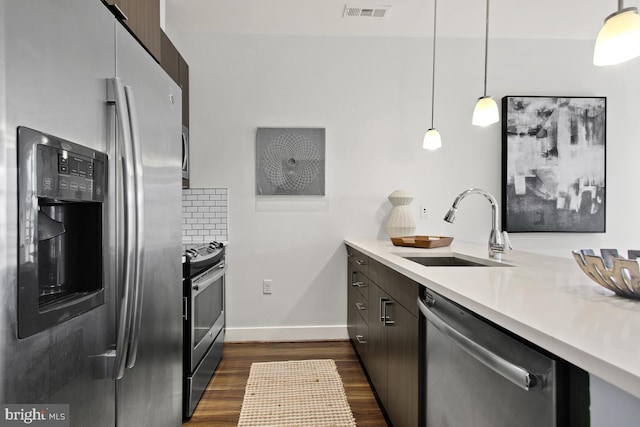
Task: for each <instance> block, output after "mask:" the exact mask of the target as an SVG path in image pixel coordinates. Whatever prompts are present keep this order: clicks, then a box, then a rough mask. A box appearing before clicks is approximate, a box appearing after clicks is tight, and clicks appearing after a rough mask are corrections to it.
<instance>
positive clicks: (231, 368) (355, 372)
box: [183, 341, 387, 427]
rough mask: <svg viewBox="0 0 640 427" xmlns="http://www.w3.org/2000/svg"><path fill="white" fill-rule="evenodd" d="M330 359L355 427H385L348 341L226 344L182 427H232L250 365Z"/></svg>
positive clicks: (238, 413)
mask: <svg viewBox="0 0 640 427" xmlns="http://www.w3.org/2000/svg"><path fill="white" fill-rule="evenodd" d="M304 359H333V360H335V362H336V365H337V367H338V373H339V374H340V377H342V382H343V384H344V389H345V392H346V395H347V400H348V401H349V405H350V406H351V411H352V412H353V416H354V417H355V419H356V423H357V425H358V426H359V427H386V426H387V423H386V421H385V419H384V417H383V415H382V413H381V411H380V408H379V406H378V403H377V402H376V400H375V397H374V396H373V393H372V391H371V388H370V386H369V383H368V382H367V379H366V377H365V375H364V373H363V372H362V368H361V366H360V362H359V361H358V357H357V356H356V354H355V352H354V350H353V347H352V346H351V343H350V342H349V341H322V342H320V341H313V342H293V343H273V342H266V343H226V344H225V347H224V354H223V358H222V361H221V362H220V365H219V366H218V369H217V371H216V373H215V374H214V376H213V378H212V379H211V382H210V383H209V385H208V387H207V390H206V391H205V393H204V395H203V396H202V400H201V401H200V403H199V404H198V407H197V408H196V410H195V412H194V414H193V417H192V418H191V420H190V421H189V422H186V423H184V424H183V427H184V426H187V427H198V426H215V427H218V426H235V425H237V423H238V417H239V416H240V408H241V406H242V399H243V397H244V388H245V385H246V382H247V379H248V378H249V369H250V368H251V364H252V363H254V362H275V361H284V360H304Z"/></svg>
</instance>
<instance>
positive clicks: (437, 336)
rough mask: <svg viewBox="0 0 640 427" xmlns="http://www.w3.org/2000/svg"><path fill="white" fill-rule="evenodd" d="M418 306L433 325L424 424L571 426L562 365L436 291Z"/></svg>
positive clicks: (426, 357)
mask: <svg viewBox="0 0 640 427" xmlns="http://www.w3.org/2000/svg"><path fill="white" fill-rule="evenodd" d="M418 307H419V309H420V312H421V313H422V316H421V317H422V318H423V325H426V327H424V326H423V328H422V334H426V339H425V337H422V342H423V346H424V347H423V349H422V350H423V352H422V354H423V366H422V368H423V369H422V375H421V376H422V378H421V380H422V382H423V383H422V384H421V394H422V398H421V400H422V405H423V407H422V409H421V411H422V414H421V415H422V417H421V425H426V426H427V427H467V426H469V427H471V426H473V427H499V426H504V427H515V426H518V427H529V426H531V427H546V426H550V427H551V426H562V425H566V424H564V421H563V420H565V418H564V415H563V414H562V413H559V412H563V409H562V407H561V406H563V405H559V404H558V403H559V402H560V401H561V400H562V397H561V395H562V390H563V389H564V387H563V386H562V385H561V383H562V382H563V381H562V380H560V379H561V378H563V377H564V375H563V374H562V372H560V371H561V370H562V369H563V368H562V366H561V364H560V363H557V361H556V360H554V359H552V358H551V357H549V356H547V355H545V354H543V353H541V352H540V351H537V350H535V349H533V348H532V347H530V346H528V345H526V344H525V343H523V342H522V341H521V340H519V339H516V338H515V337H513V336H510V335H509V334H508V333H507V332H506V331H503V330H500V329H498V328H497V327H496V326H494V325H492V324H490V323H489V322H488V321H487V320H485V319H482V318H480V317H479V316H477V315H475V314H474V313H472V312H470V311H468V310H466V309H465V308H463V307H461V306H459V305H457V304H455V303H453V302H451V301H450V300H448V299H446V298H444V297H443V296H441V295H439V294H437V293H435V292H433V291H431V290H429V289H426V292H423V294H422V297H421V298H419V299H418ZM425 320H426V321H425Z"/></svg>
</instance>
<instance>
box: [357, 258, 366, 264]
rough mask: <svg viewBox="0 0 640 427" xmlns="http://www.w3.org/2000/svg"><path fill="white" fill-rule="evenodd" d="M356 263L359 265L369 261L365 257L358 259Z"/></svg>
mask: <svg viewBox="0 0 640 427" xmlns="http://www.w3.org/2000/svg"><path fill="white" fill-rule="evenodd" d="M356 264H358V265H367V263H366V262H365V261H364V260H363V259H357V260H356Z"/></svg>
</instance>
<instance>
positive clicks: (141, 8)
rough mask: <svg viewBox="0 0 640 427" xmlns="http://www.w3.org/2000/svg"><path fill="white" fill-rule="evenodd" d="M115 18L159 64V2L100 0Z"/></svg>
mask: <svg viewBox="0 0 640 427" xmlns="http://www.w3.org/2000/svg"><path fill="white" fill-rule="evenodd" d="M102 1H103V2H105V3H106V4H107V5H108V6H109V9H111V11H112V12H113V13H114V15H115V16H116V18H118V19H119V20H120V22H122V23H123V24H124V26H125V27H127V29H128V30H129V31H130V32H131V33H132V34H133V35H134V36H135V37H136V38H137V39H138V41H140V43H141V44H142V45H143V46H144V47H145V49H147V50H148V51H149V53H151V55H152V56H153V57H154V58H155V59H156V61H158V62H160V59H161V47H160V45H161V41H160V31H161V30H160V0H102Z"/></svg>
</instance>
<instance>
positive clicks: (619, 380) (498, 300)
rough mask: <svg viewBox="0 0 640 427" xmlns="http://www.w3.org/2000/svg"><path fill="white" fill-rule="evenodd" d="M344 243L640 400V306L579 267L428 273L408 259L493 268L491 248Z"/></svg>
mask: <svg viewBox="0 0 640 427" xmlns="http://www.w3.org/2000/svg"><path fill="white" fill-rule="evenodd" d="M345 243H347V244H348V245H349V246H352V247H353V248H355V249H357V250H359V251H360V252H362V253H364V254H365V255H368V256H369V257H371V258H373V259H375V260H376V261H378V262H381V263H383V264H385V265H387V266H388V267H390V268H392V269H394V270H396V271H398V272H400V273H402V274H404V275H405V276H407V277H409V278H411V279H413V280H415V281H416V282H418V283H421V284H422V285H424V286H427V287H428V288H430V289H432V290H434V291H435V292H437V293H440V294H441V295H443V296H445V297H447V298H449V299H451V300H453V301H455V302H457V303H458V304H460V305H462V306H464V307H467V308H468V309H470V310H471V311H473V312H475V313H477V314H479V315H481V316H483V317H485V318H487V319H489V320H491V321H492V322H494V323H496V324H498V325H500V326H502V327H504V328H505V329H508V330H510V331H512V332H513V333H515V334H516V335H519V336H521V337H523V338H525V339H527V340H529V341H531V342H532V343H534V344H536V345H538V346H540V347H542V348H545V349H547V350H548V351H550V352H551V353H553V354H556V355H557V356H559V357H561V358H563V359H565V360H567V361H569V362H571V363H573V364H574V365H576V366H579V367H580V368H582V369H584V370H586V371H588V372H591V373H592V374H594V375H596V376H598V377H600V378H602V379H604V380H606V381H608V382H610V383H611V384H614V385H616V386H618V387H620V388H621V389H623V390H625V391H627V392H629V393H631V394H633V395H635V396H636V397H638V398H640V301H634V300H630V299H626V298H621V297H618V296H616V295H614V294H613V293H612V292H611V291H608V290H606V289H604V288H602V287H600V286H599V285H597V284H596V283H594V282H592V281H591V280H590V279H589V278H587V276H586V275H585V274H584V273H582V271H581V270H580V268H579V267H578V266H577V264H576V263H575V261H574V260H573V259H564V258H558V257H550V256H543V255H537V254H532V253H527V252H522V251H513V252H509V253H506V254H504V255H503V257H502V261H501V263H502V264H506V265H510V266H511V267H425V266H422V265H420V264H417V263H415V262H413V261H409V260H407V259H404V258H403V256H442V255H452V254H456V255H457V256H461V257H463V258H464V257H467V258H469V257H473V258H478V259H481V260H483V261H484V262H487V261H489V258H488V255H487V247H486V246H485V245H480V244H473V243H464V242H457V241H454V242H453V244H452V245H451V246H449V247H444V248H434V249H419V248H408V247H396V246H393V245H392V243H391V241H389V240H377V239H364V238H363V239H361V238H353V239H351V238H347V239H345ZM491 261H493V260H491Z"/></svg>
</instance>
